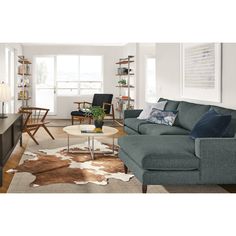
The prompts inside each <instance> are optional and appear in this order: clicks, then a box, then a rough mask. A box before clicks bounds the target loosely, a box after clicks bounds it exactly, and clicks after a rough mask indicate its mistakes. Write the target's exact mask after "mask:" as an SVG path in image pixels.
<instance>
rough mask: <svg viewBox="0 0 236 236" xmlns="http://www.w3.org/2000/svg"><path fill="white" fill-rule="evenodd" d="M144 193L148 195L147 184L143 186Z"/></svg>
mask: <svg viewBox="0 0 236 236" xmlns="http://www.w3.org/2000/svg"><path fill="white" fill-rule="evenodd" d="M142 192H143V193H147V185H146V184H143V185H142Z"/></svg>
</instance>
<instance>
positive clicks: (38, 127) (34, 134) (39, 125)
mask: <svg viewBox="0 0 236 236" xmlns="http://www.w3.org/2000/svg"><path fill="white" fill-rule="evenodd" d="M39 128H40V125H39V126H38V127H37V128H36V130H35V131H34V132H33V136H34V135H35V134H36V133H37V131H38V130H39Z"/></svg>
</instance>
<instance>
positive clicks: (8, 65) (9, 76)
mask: <svg viewBox="0 0 236 236" xmlns="http://www.w3.org/2000/svg"><path fill="white" fill-rule="evenodd" d="M5 71H6V79H5V83H6V84H8V85H9V86H10V90H11V100H10V101H9V102H7V103H6V112H7V113H14V110H15V109H14V108H15V103H14V94H15V50H14V49H11V48H6V49H5Z"/></svg>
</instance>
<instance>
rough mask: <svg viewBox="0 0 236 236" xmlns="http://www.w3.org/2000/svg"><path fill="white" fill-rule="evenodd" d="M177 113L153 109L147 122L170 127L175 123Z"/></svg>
mask: <svg viewBox="0 0 236 236" xmlns="http://www.w3.org/2000/svg"><path fill="white" fill-rule="evenodd" d="M177 113H178V111H161V110H158V109H156V108H153V109H152V111H151V113H150V116H149V117H148V119H147V121H149V122H151V123H156V124H162V125H170V126H172V125H173V124H174V122H175V118H176V116H177Z"/></svg>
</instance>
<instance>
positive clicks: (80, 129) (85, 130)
mask: <svg viewBox="0 0 236 236" xmlns="http://www.w3.org/2000/svg"><path fill="white" fill-rule="evenodd" d="M94 128H95V126H94V125H70V126H66V127H65V128H63V131H64V132H66V133H67V150H68V152H70V135H72V136H78V137H81V138H84V137H86V138H87V139H88V150H89V153H90V154H91V158H92V159H94V156H95V153H101V152H100V151H99V152H98V151H95V150H94V138H96V137H108V136H112V152H109V154H110V153H114V135H115V134H116V133H117V132H118V129H115V128H113V127H109V126H103V127H102V133H95V132H93V130H94ZM91 143H92V144H91ZM85 152H86V151H81V152H79V153H85ZM106 153H107V152H106Z"/></svg>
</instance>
